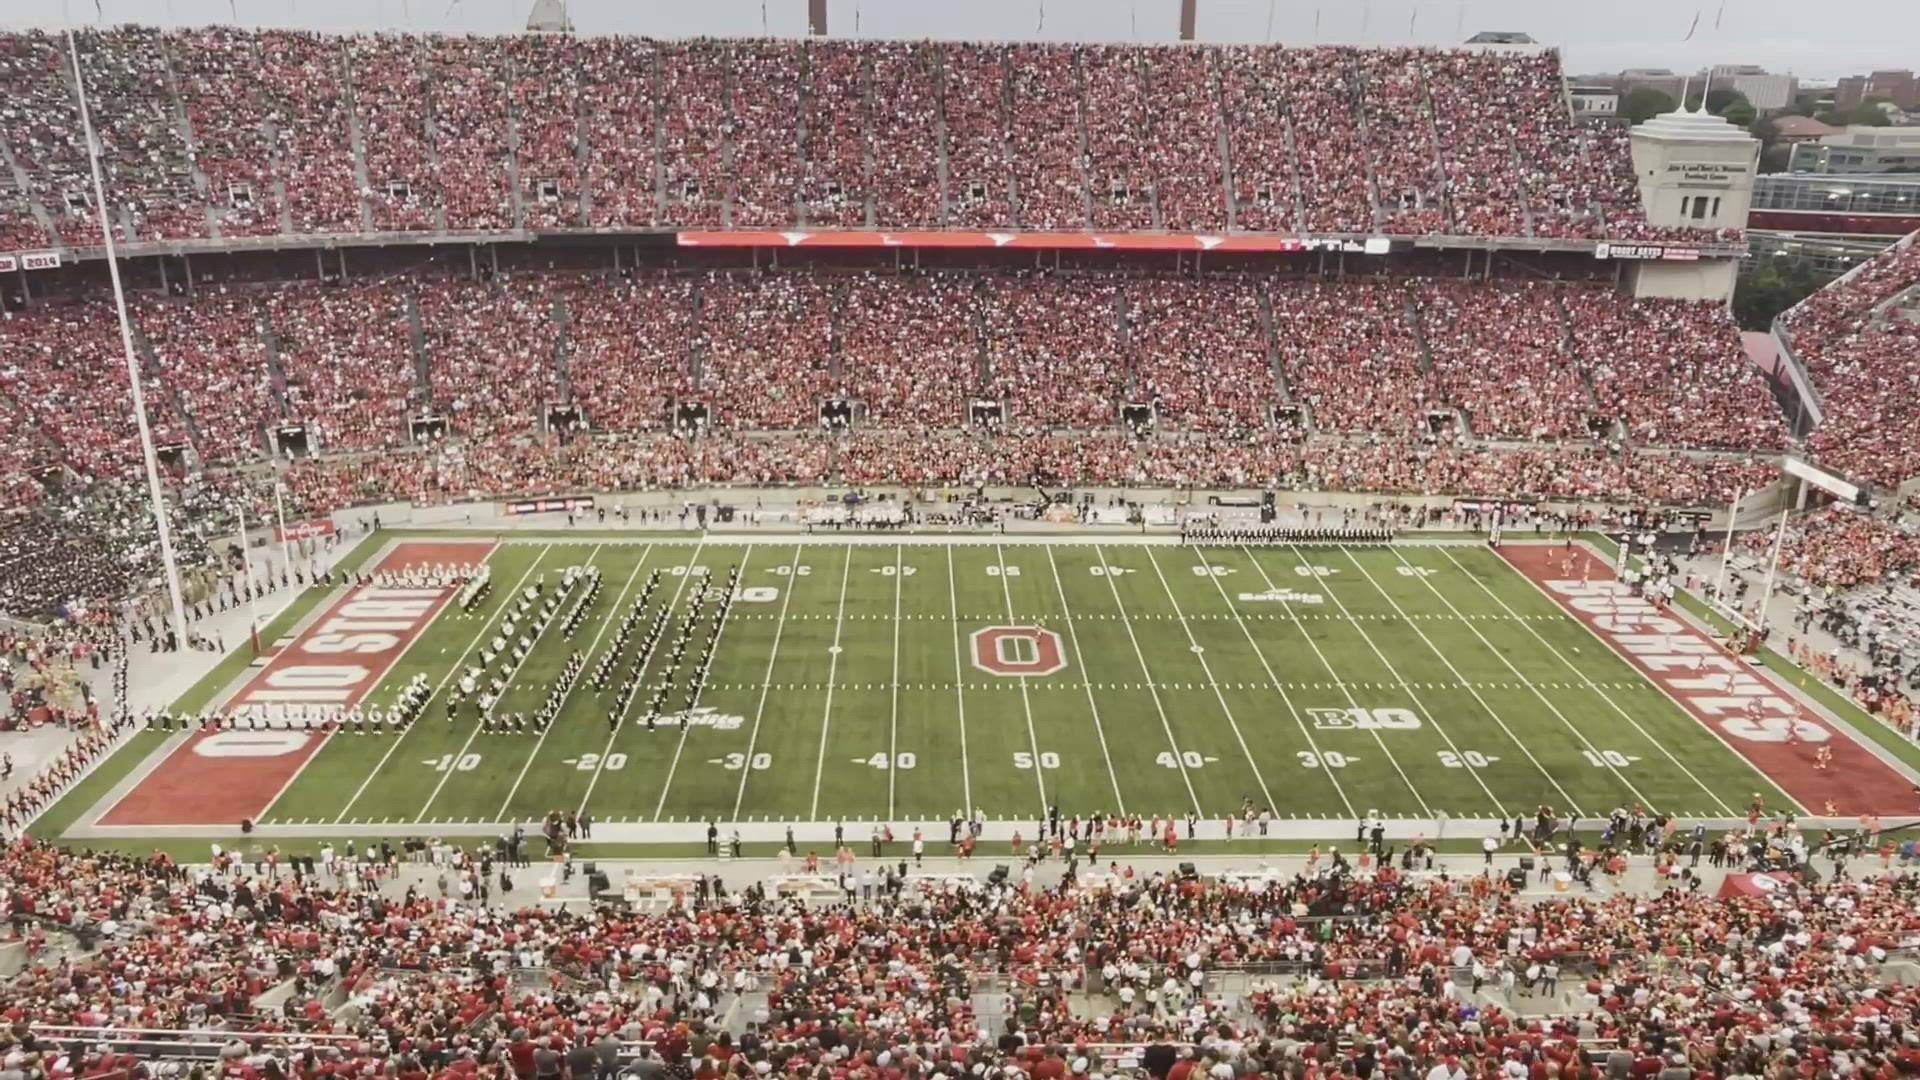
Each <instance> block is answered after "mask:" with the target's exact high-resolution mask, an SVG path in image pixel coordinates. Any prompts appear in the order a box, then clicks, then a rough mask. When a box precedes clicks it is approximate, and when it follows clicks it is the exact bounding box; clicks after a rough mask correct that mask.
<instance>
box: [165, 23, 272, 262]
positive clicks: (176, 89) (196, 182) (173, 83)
mask: <svg viewBox="0 0 1920 1080" xmlns="http://www.w3.org/2000/svg"><path fill="white" fill-rule="evenodd" d="M160 65H161V68H160V76H161V84H162V86H163V87H164V88H165V91H166V106H167V116H168V118H169V120H170V122H171V124H172V126H173V128H174V130H175V131H176V132H177V133H178V134H179V136H180V143H181V145H182V146H184V147H186V151H187V175H188V177H189V178H190V179H191V180H192V182H193V190H194V193H195V194H196V195H197V196H198V198H199V202H200V207H201V213H202V214H203V215H204V216H205V218H206V230H207V235H208V236H209V237H211V238H213V239H215V240H219V239H221V238H222V233H221V229H220V211H219V210H218V209H216V201H215V198H214V192H213V184H212V183H211V182H210V181H208V179H207V173H206V170H205V169H202V168H201V167H200V148H199V143H198V142H196V141H195V139H194V131H193V117H192V116H191V115H189V114H188V112H187V106H186V100H185V98H183V97H182V96H181V94H180V78H179V76H178V75H177V74H176V73H175V72H174V70H173V47H172V44H171V42H170V40H169V39H166V38H162V39H161V47H160ZM249 104H251V103H249ZM227 198H228V195H227V193H226V192H221V193H220V195H219V205H224V204H225V202H226V200H227Z"/></svg>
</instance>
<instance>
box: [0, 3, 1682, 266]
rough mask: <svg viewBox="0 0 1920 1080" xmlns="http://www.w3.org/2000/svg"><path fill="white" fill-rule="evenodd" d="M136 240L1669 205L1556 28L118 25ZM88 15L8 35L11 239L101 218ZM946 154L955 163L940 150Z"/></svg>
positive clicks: (1329, 216)
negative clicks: (90, 166)
mask: <svg viewBox="0 0 1920 1080" xmlns="http://www.w3.org/2000/svg"><path fill="white" fill-rule="evenodd" d="M77 40H78V47H79V53H80V58H81V65H80V66H81V70H82V72H83V74H84V76H85V80H86V86H87V90H88V92H89V94H90V101H91V105H92V112H93V117H94V122H95V124H96V126H97V128H98V130H99V133H100V138H101V142H102V145H103V148H104V149H105V151H106V156H105V162H104V164H105V172H106V183H107V188H108V196H109V200H110V202H111V203H112V204H113V206H114V207H115V208H116V214H117V219H116V220H115V222H114V226H115V228H116V229H117V230H119V232H120V237H121V239H122V240H126V241H147V240H169V239H186V238H222V239H227V238H240V237H258V236H274V235H302V234H318V233H338V232H361V231H366V230H368V229H373V230H381V231H389V230H392V231H406V230H428V229H453V230H501V229H511V228H527V229H554V228H567V227H579V226H582V225H591V226H596V227H604V226H621V225H624V226H636V227H637V226H660V227H696V228H697V227H720V226H729V227H733V228H784V227H790V226H796V225H803V226H808V227H814V228H820V227H865V226H876V227H880V228H903V227H904V228H942V227H944V228H983V227H991V228H996V229H1006V228H1024V229H1030V230H1031V229H1070V230H1079V229H1088V228H1091V229H1098V230H1139V229H1151V228H1164V229H1172V230H1190V231H1205V232H1217V231H1220V230H1225V229H1229V228H1238V229H1247V230H1271V231H1289V230H1304V231H1311V232H1357V233H1392V234H1401V235H1427V234H1436V233H1451V234H1458V235H1470V236H1493V235H1497V236H1513V237H1517V236H1532V237H1542V238H1569V237H1573V238H1595V237H1601V236H1605V235H1612V236H1617V237H1620V238H1638V237H1640V236H1643V235H1645V234H1647V233H1648V231H1649V230H1648V229H1647V227H1646V223H1645V220H1644V218H1643V217H1641V216H1640V214H1639V209H1638V204H1639V196H1638V192H1637V190H1636V188H1635V186H1634V185H1633V183H1632V168H1631V165H1630V164H1629V163H1628V161H1627V154H1626V147H1625V144H1624V142H1623V141H1622V140H1621V139H1619V138H1616V137H1612V136H1609V135H1606V134H1604V133H1591V132H1587V131H1583V130H1582V129H1580V128H1579V127H1577V126H1576V125H1575V124H1574V123H1573V121H1572V118H1571V115H1570V113H1569V110H1568V107H1567V103H1566V99H1565V96H1564V94H1563V92H1562V78H1561V67H1560V60H1559V57H1558V54H1557V53H1554V52H1551V51H1534V52H1527V51H1500V50H1488V51H1479V50H1474V51H1468V50H1435V49H1358V48H1344V47H1312V48H1282V47H1271V46H1231V47H1224V48H1211V47H1209V48H1191V47H1165V46H1125V45H1089V46H1064V45H1062V46H1055V45H1027V44H1015V45H998V44H967V43H926V42H921V43H909V42H864V41H863V42H840V41H834V42H825V41H809V42H800V41H772V40H731V41H730V40H699V41H689V42H654V41H649V40H644V39H638V38H619V37H596V38H585V39H581V38H574V37H571V36H563V35H522V36H515V37H484V36H475V37H469V36H458V37H455V36H439V35H410V34H381V35H377V36H368V35H355V36H325V35H315V34H310V33H304V32H298V31H277V30H269V31H247V30H237V29H231V28H212V29H205V30H184V31H164V32H163V31H158V30H153V29H148V28H141V27H122V28H117V29H112V30H95V29H88V30H83V31H81V32H80V33H79V34H78V36H77ZM71 70H72V68H71V62H70V60H69V58H68V57H67V54H66V47H65V43H64V41H63V40H62V39H61V38H59V37H55V36H50V35H46V34H42V33H39V32H34V31H28V32H22V33H9V34H5V35H0V82H3V83H4V84H5V85H6V86H7V87H8V91H9V101H8V102H7V103H6V104H5V105H4V106H0V140H4V142H5V143H6V144H7V146H8V147H9V148H10V149H11V152H12V153H13V155H14V157H15V159H16V160H17V161H18V162H19V163H20V166H21V169H22V171H23V173H24V176H25V186H24V188H15V187H14V185H13V184H11V183H9V184H5V185H0V187H4V188H6V189H7V191H8V194H7V196H6V197H5V198H0V241H4V242H0V247H21V246H41V245H45V244H47V243H50V242H52V241H54V240H55V239H57V240H59V241H60V242H63V243H65V244H66V245H68V246H90V245H92V244H93V242H94V240H95V239H96V238H97V227H96V226H95V225H93V223H92V219H91V217H90V216H89V213H90V206H91V186H90V184H89V183H88V182H87V180H86V157H85V151H84V143H83V141H82V139H81V137H80V134H79V132H80V130H81V126H80V123H79V116H78V108H77V104H76V102H75V100H74V95H73V93H72V78H71ZM943 158H944V161H945V164H946V169H945V172H944V177H943V174H942V170H941V169H940V167H939V165H940V163H941V161H942V159H943Z"/></svg>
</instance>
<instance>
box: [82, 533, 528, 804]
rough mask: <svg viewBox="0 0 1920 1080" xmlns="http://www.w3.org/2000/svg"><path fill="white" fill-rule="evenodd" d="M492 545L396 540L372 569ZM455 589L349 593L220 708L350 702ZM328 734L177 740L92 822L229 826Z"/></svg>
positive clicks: (454, 558)
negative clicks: (155, 764)
mask: <svg viewBox="0 0 1920 1080" xmlns="http://www.w3.org/2000/svg"><path fill="white" fill-rule="evenodd" d="M492 551H493V544H492V543H490V542H484V541H482V542H460V541H454V542H450V543H421V542H416V541H411V540H409V541H403V542H401V543H399V544H397V545H395V546H394V548H393V550H392V551H390V552H388V553H387V557H386V558H384V559H382V560H380V564H379V566H378V567H377V569H378V570H385V571H389V572H394V573H398V572H401V571H404V570H407V569H409V568H411V567H416V566H434V565H447V566H452V565H460V564H471V563H477V562H481V561H483V560H485V559H486V557H487V556H488V554H490V553H491V552H492ZM455 591H456V590H455V589H452V588H444V589H442V588H407V587H401V586H382V585H367V586H362V587H359V588H355V589H351V590H349V591H348V592H347V593H346V595H344V596H342V597H340V598H339V599H338V600H336V601H334V603H333V606H332V607H330V608H328V609H327V612H326V614H325V615H323V616H321V617H320V618H319V619H316V620H315V621H314V622H313V624H312V625H310V626H308V627H307V629H306V630H305V631H304V632H302V633H301V635H300V636H299V638H297V639H295V641H294V642H293V644H291V645H289V646H288V647H287V648H285V649H282V650H281V651H280V652H279V653H278V654H277V655H275V656H274V658H273V659H272V661H270V662H269V663H268V664H267V666H266V667H264V668H261V669H260V670H259V672H258V673H257V674H255V675H254V677H253V678H252V679H250V680H248V682H247V685H246V686H245V687H243V688H241V690H240V692H239V693H237V694H235V695H234V696H233V697H232V698H231V699H230V700H228V701H227V702H226V703H225V706H224V707H225V708H226V709H228V710H236V709H240V708H242V707H245V706H252V707H255V708H267V709H271V708H272V707H273V706H276V705H279V706H307V705H337V706H348V705H352V704H355V703H356V702H358V701H360V700H361V699H362V698H363V697H365V696H366V695H367V694H368V693H369V692H371V691H372V690H373V688H374V687H375V686H377V685H379V683H380V680H381V679H383V678H385V677H386V673H387V671H388V670H389V669H390V668H392V667H393V665H394V664H395V663H396V662H398V661H399V659H400V657H401V656H402V655H403V654H404V653H405V652H406V651H407V647H408V646H410V645H412V644H413V642H414V639H416V638H418V637H419V636H420V634H421V632H422V631H424V630H425V629H426V628H427V626H428V625H430V624H431V623H432V622H433V620H434V618H435V617H436V616H438V615H439V614H440V610H441V609H442V608H444V607H445V606H446V604H447V601H449V600H451V599H452V598H453V595H454V593H455ZM396 737H397V736H396ZM326 738H327V736H326V735H325V734H324V733H322V732H317V731H316V732H306V731H297V730H296V731H283V730H282V731H221V732H200V733H198V734H195V735H194V736H192V737H191V738H189V739H187V740H186V741H185V742H183V743H181V744H180V745H178V746H177V747H175V748H174V751H173V752H172V753H171V754H169V755H167V758H166V760H164V761H162V762H161V763H160V764H159V765H158V766H157V767H156V768H155V769H154V770H153V771H152V772H150V773H148V774H147V776H146V777H145V778H144V779H142V780H141V781H140V783H139V785H138V786H136V787H135V788H134V789H133V790H132V791H129V792H127V794H126V795H125V796H123V797H122V798H121V799H120V801H119V802H118V803H115V804H114V805H113V807H112V808H111V809H109V810H108V811H107V812H106V813H105V814H104V815H102V816H101V818H100V820H99V822H98V824H101V825H237V824H239V823H240V821H241V819H243V818H257V817H259V816H260V815H261V814H262V813H264V812H265V811H266V809H267V808H268V807H269V806H271V805H272V804H273V800H274V799H276V798H278V797H279V794H280V792H281V791H283V790H284V789H285V788H286V786H287V784H288V783H290V782H291V781H292V780H293V778H294V776H295V775H297V774H298V773H299V772H300V770H301V768H303V767H304V766H305V765H306V763H307V762H308V760H310V759H311V758H312V757H313V755H314V753H315V752H316V751H318V750H319V749H320V745H321V744H322V743H323V742H325V741H326Z"/></svg>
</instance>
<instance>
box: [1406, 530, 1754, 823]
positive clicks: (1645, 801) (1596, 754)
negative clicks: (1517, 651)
mask: <svg viewBox="0 0 1920 1080" xmlns="http://www.w3.org/2000/svg"><path fill="white" fill-rule="evenodd" d="M1391 550H1392V551H1393V557H1394V558H1396V559H1398V560H1399V561H1400V565H1402V566H1406V567H1414V564H1413V563H1411V562H1409V561H1408V560H1407V557H1406V554H1405V553H1404V552H1401V551H1400V550H1399V549H1397V548H1395V549H1391ZM1447 558H1448V559H1453V556H1452V555H1448V556H1447ZM1454 568H1455V569H1457V570H1459V571H1460V573H1461V575H1462V576H1464V577H1467V578H1472V579H1473V580H1474V581H1476V582H1478V581H1479V580H1480V579H1479V578H1477V577H1474V575H1472V574H1470V573H1468V572H1467V569H1466V567H1464V566H1461V565H1460V564H1459V562H1457V561H1455V562H1454ZM1420 569H1422V568H1419V567H1414V570H1415V573H1414V574H1413V576H1414V577H1415V578H1417V579H1419V581H1420V583H1421V584H1422V585H1425V586H1426V587H1427V591H1428V592H1430V593H1432V594H1433V595H1434V598H1435V599H1437V600H1439V601H1440V602H1441V603H1442V604H1445V605H1446V607H1447V610H1448V611H1450V612H1452V613H1453V615H1454V617H1455V618H1457V619H1459V620H1460V623H1461V625H1463V626H1465V627H1466V628H1467V630H1468V631H1469V632H1471V633H1472V634H1473V636H1474V637H1476V638H1478V639H1479V640H1480V644H1482V645H1484V646H1486V649H1487V651H1488V652H1490V653H1492V654H1493V655H1494V656H1496V657H1498V658H1499V660H1500V662H1501V663H1502V664H1504V665H1505V666H1506V669H1507V670H1508V671H1510V672H1512V673H1513V677H1514V678H1516V679H1518V680H1519V681H1520V685H1521V686H1522V687H1524V688H1525V689H1527V690H1530V691H1532V692H1533V696H1534V697H1536V698H1539V699H1540V704H1542V705H1545V706H1546V707H1547V711H1548V712H1550V713H1552V714H1553V715H1554V716H1556V717H1558V718H1559V720H1560V723H1561V724H1562V725H1564V726H1565V727H1566V729H1567V730H1568V731H1569V732H1572V733H1573V737H1574V738H1575V739H1578V740H1579V741H1580V745H1581V746H1583V747H1585V748H1586V750H1587V752H1588V753H1590V754H1592V755H1593V758H1592V760H1594V761H1598V762H1600V763H1601V764H1602V765H1604V766H1605V767H1606V769H1607V771H1608V772H1611V773H1612V774H1613V776H1614V779H1616V780H1618V781H1620V783H1621V784H1623V785H1625V786H1626V789H1627V790H1628V791H1630V792H1632V793H1633V797H1634V798H1635V799H1636V800H1638V801H1639V803H1640V805H1642V806H1644V807H1646V808H1647V811H1648V812H1649V813H1658V812H1659V810H1660V808H1659V807H1658V806H1657V805H1655V803H1654V801H1653V800H1652V799H1649V798H1647V797H1646V795H1644V794H1642V793H1641V791H1640V789H1639V788H1638V787H1636V786H1634V783H1633V781H1631V780H1629V779H1627V777H1626V774H1625V773H1623V772H1621V770H1620V769H1619V768H1618V767H1616V766H1615V765H1614V764H1613V763H1612V762H1609V761H1607V759H1606V755H1604V754H1602V753H1600V748H1599V747H1597V746H1595V745H1594V744H1593V742H1592V740H1590V739H1588V738H1587V736H1586V733H1585V732H1583V731H1581V730H1580V729H1579V728H1578V727H1575V726H1574V723H1573V721H1572V720H1571V719H1569V718H1568V717H1567V714H1566V713H1563V712H1561V711H1560V706H1558V705H1556V704H1554V702H1553V699H1552V698H1550V697H1548V696H1547V695H1546V693H1545V692H1543V691H1542V690H1541V689H1540V687H1539V685H1538V684H1536V683H1535V682H1534V681H1533V680H1532V679H1531V678H1529V677H1528V676H1526V675H1524V674H1522V673H1521V671H1520V669H1519V668H1518V667H1515V666H1514V663H1513V661H1512V660H1509V659H1508V658H1507V654H1506V653H1504V652H1502V651H1501V650H1500V649H1498V648H1496V647H1495V646H1494V644H1493V642H1491V641H1488V640H1487V636H1486V635H1485V634H1483V633H1481V632H1480V628H1479V627H1478V626H1475V625H1474V624H1473V622H1472V620H1470V619H1468V618H1467V617H1466V616H1465V615H1464V614H1462V613H1461V611H1460V609H1459V608H1458V607H1455V606H1454V603H1453V601H1452V599H1450V598H1449V597H1448V596H1447V594H1446V593H1443V592H1441V591H1440V590H1439V588H1438V587H1436V586H1435V585H1434V583H1433V582H1432V581H1431V580H1430V579H1429V578H1428V577H1427V575H1426V574H1423V573H1419V572H1418V571H1419V570H1420ZM1369 580H1371V579H1369ZM1377 587H1378V586H1376V588H1377ZM1481 588H1483V589H1484V588H1486V586H1485V585H1484V584H1482V585H1481ZM1487 595H1488V596H1492V597H1493V599H1494V600H1495V601H1500V598H1499V597H1498V596H1494V594H1493V593H1492V592H1491V591H1488V593H1487ZM1501 606H1502V607H1506V604H1505V602H1504V601H1501ZM1507 612H1508V614H1515V612H1514V611H1513V609H1512V608H1507ZM1515 621H1516V622H1518V623H1519V624H1520V625H1521V626H1523V627H1525V628H1526V630H1527V632H1528V633H1530V634H1532V635H1533V636H1534V638H1535V639H1536V640H1538V641H1539V642H1540V644H1542V645H1546V646H1547V649H1548V650H1549V651H1551V652H1553V655H1554V656H1555V657H1556V658H1557V659H1559V661H1560V662H1561V663H1562V664H1565V665H1566V667H1567V669H1568V670H1570V671H1572V672H1573V673H1574V674H1575V675H1581V676H1582V678H1584V677H1585V676H1584V675H1583V673H1582V672H1581V671H1580V670H1579V669H1578V668H1576V667H1574V666H1573V665H1572V664H1571V663H1568V662H1567V658H1566V657H1564V656H1561V655H1560V653H1559V651H1558V650H1555V649H1554V648H1553V646H1552V645H1548V644H1547V639H1546V638H1543V637H1541V636H1540V632H1539V631H1538V630H1535V629H1534V628H1533V625H1532V624H1531V623H1529V622H1527V621H1526V620H1525V619H1516V620H1515ZM1587 685H1588V687H1589V688H1591V689H1594V690H1598V691H1599V693H1600V694H1601V696H1602V697H1605V696H1606V691H1604V690H1599V687H1598V686H1597V685H1595V684H1594V683H1593V682H1592V680H1588V682H1587ZM1468 690H1469V692H1473V693H1474V694H1475V695H1476V697H1477V696H1478V692H1477V691H1473V689H1472V688H1471V687H1469V688H1468ZM1607 701H1608V703H1609V704H1612V702H1613V699H1612V698H1607ZM1614 708H1615V709H1618V708H1619V706H1617V705H1615V706H1614ZM1620 715H1621V716H1623V717H1626V719H1627V721H1628V722H1629V723H1632V719H1633V718H1632V717H1628V716H1627V714H1626V713H1625V712H1622V713H1621V714H1620ZM1633 726H1634V728H1635V730H1638V731H1639V732H1640V734H1642V735H1645V734H1646V731H1645V729H1642V728H1641V727H1640V725H1639V724H1634V725H1633ZM1649 741H1651V740H1649ZM1656 745H1657V744H1656ZM1674 764H1676V765H1677V764H1679V762H1675V763H1674ZM1681 771H1682V772H1685V771H1686V770H1685V768H1684V767H1682V769H1681ZM1687 775H1688V777H1689V778H1691V777H1692V775H1693V774H1692V773H1688V774H1687ZM1694 782H1695V783H1699V781H1697V780H1695V781H1694ZM1707 796H1708V797H1709V798H1711V797H1713V792H1711V791H1709V792H1707ZM1725 809H1726V810H1727V813H1728V815H1729V816H1731V815H1732V813H1733V808H1732V807H1726V808H1725Z"/></svg>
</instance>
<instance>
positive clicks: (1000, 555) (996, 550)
mask: <svg viewBox="0 0 1920 1080" xmlns="http://www.w3.org/2000/svg"><path fill="white" fill-rule="evenodd" d="M993 561H994V562H995V563H997V564H999V567H1000V591H1001V592H1002V593H1004V594H1005V595H1006V598H1007V621H1008V622H1015V621H1018V619H1019V616H1017V615H1015V614H1014V613H1013V586H1012V585H1011V584H1009V583H1008V581H1007V553H1006V549H1005V548H1004V547H1002V546H1001V545H999V544H995V545H993ZM1014 677H1015V678H1016V679H1018V680H1019V681H1020V705H1021V707H1022V708H1024V709H1025V710H1026V713H1027V748H1028V749H1029V750H1030V751H1032V753H1033V783H1034V786H1035V787H1036V788H1038V789H1039V790H1040V816H1042V817H1045V816H1046V814H1047V778H1046V777H1044V776H1042V775H1041V772H1042V771H1043V770H1042V769H1041V768H1040V735H1039V733H1038V732H1037V731H1035V730H1034V727H1033V702H1032V700H1031V699H1029V698H1028V697H1027V677H1026V676H1025V675H1016V676H1014Z"/></svg>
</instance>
